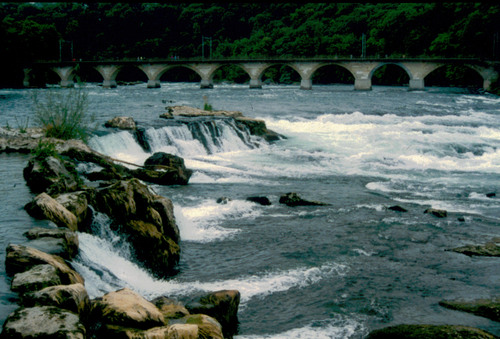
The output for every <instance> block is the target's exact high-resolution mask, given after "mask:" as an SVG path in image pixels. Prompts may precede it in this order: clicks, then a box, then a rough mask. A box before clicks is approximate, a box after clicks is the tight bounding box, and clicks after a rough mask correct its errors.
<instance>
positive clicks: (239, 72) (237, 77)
mask: <svg viewBox="0 0 500 339" xmlns="http://www.w3.org/2000/svg"><path fill="white" fill-rule="evenodd" d="M228 70H229V72H231V73H232V74H229V75H231V76H232V77H233V81H234V82H235V83H245V82H246V81H248V80H251V75H250V73H248V71H247V70H246V69H245V68H244V67H243V66H242V65H241V64H227V63H224V64H220V65H219V66H218V67H217V68H216V69H214V71H213V72H212V74H211V75H210V79H211V81H212V82H214V81H215V80H216V78H217V76H218V75H220V76H222V77H224V72H228ZM226 77H227V76H226Z"/></svg>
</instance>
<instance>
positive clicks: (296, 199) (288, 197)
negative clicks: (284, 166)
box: [279, 192, 328, 207]
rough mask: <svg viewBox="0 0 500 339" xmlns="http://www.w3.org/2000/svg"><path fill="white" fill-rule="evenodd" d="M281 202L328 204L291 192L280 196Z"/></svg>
mask: <svg viewBox="0 0 500 339" xmlns="http://www.w3.org/2000/svg"><path fill="white" fill-rule="evenodd" d="M279 201H280V204H285V205H287V206H291V207H295V206H326V205H328V204H326V203H323V202H320V201H309V200H305V199H302V198H301V197H300V196H299V195H298V194H297V193H295V192H291V193H286V194H284V195H282V196H281V197H280V200H279Z"/></svg>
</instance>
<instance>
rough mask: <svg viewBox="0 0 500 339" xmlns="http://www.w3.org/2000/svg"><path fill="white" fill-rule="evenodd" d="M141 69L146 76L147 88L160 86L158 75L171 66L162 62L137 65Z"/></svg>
mask: <svg viewBox="0 0 500 339" xmlns="http://www.w3.org/2000/svg"><path fill="white" fill-rule="evenodd" d="M138 67H139V69H140V70H141V71H143V72H144V73H145V74H146V76H147V77H148V85H147V86H148V88H160V87H161V84H160V77H161V75H162V74H163V73H165V72H166V71H167V70H168V69H169V68H170V67H171V66H168V65H164V64H156V65H151V64H147V65H139V66H138Z"/></svg>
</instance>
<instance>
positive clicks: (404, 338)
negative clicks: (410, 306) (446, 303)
mask: <svg viewBox="0 0 500 339" xmlns="http://www.w3.org/2000/svg"><path fill="white" fill-rule="evenodd" d="M422 338H429V339H430V338H439V339H457V338H470V339H472V338H473V339H494V338H496V337H495V336H494V335H493V334H491V333H488V332H486V331H483V330H481V329H479V328H475V327H468V326H460V325H397V326H391V327H386V328H382V329H379V330H375V331H372V332H370V334H369V335H368V336H367V337H366V339H422Z"/></svg>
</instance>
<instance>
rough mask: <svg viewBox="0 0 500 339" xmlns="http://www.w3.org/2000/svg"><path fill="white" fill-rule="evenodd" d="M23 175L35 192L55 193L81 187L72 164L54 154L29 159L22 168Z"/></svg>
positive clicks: (75, 189)
mask: <svg viewBox="0 0 500 339" xmlns="http://www.w3.org/2000/svg"><path fill="white" fill-rule="evenodd" d="M67 167H68V168H69V170H68V168H67ZM23 176H24V179H25V180H26V183H27V184H28V186H29V187H30V188H31V190H32V191H33V192H36V193H41V192H47V193H49V194H57V193H64V192H72V191H77V190H78V189H79V188H80V187H81V181H80V179H79V178H78V176H77V175H76V173H75V171H74V168H73V166H72V165H71V164H70V163H68V162H65V161H63V160H62V159H60V158H58V157H54V156H49V157H47V158H45V159H43V160H37V159H36V158H35V159H32V160H30V161H29V162H28V166H26V168H24V170H23Z"/></svg>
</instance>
